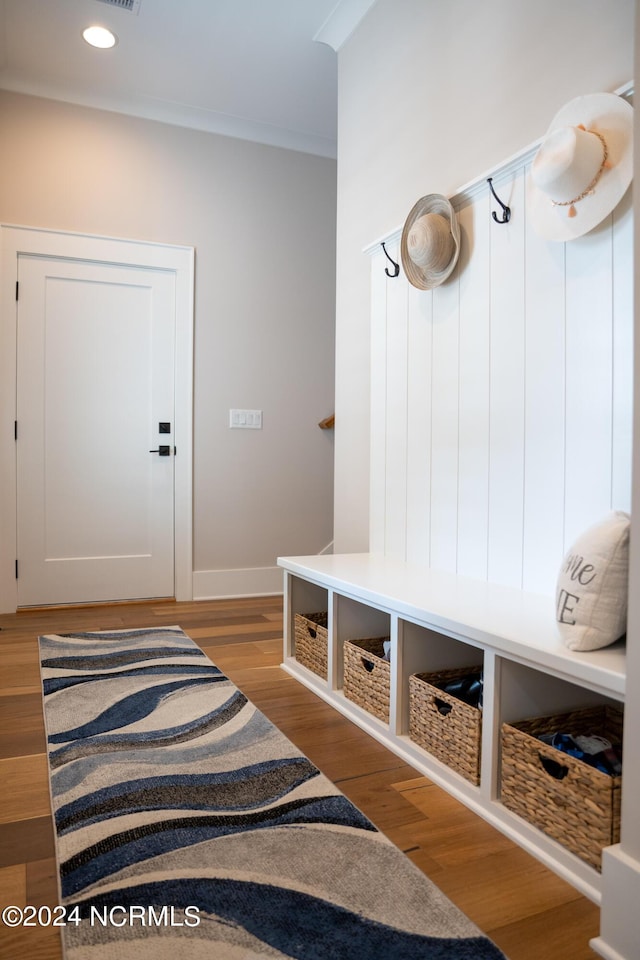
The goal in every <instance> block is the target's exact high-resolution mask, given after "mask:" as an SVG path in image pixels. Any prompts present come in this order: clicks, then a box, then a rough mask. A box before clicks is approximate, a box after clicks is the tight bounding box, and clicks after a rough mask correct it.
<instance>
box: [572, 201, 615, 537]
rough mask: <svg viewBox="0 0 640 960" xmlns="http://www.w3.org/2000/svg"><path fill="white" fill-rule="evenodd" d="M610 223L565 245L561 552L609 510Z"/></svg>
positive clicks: (611, 346) (611, 321)
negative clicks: (563, 507) (563, 452)
mask: <svg viewBox="0 0 640 960" xmlns="http://www.w3.org/2000/svg"><path fill="white" fill-rule="evenodd" d="M579 215H580V214H579V213H578V216H579ZM611 219H612V218H611V216H609V217H607V219H606V220H605V221H604V223H603V224H602V225H601V226H600V227H598V228H597V230H594V231H592V232H591V233H588V234H586V235H585V236H583V237H579V238H578V239H576V240H572V241H571V242H570V243H567V244H566V252H567V257H566V264H567V266H566V305H567V306H566V317H567V320H566V323H567V334H566V478H565V489H566V499H565V546H566V547H568V546H570V544H571V543H572V541H573V540H574V539H575V538H576V537H577V536H578V535H579V534H580V533H581V532H582V531H583V530H584V529H585V527H588V526H589V525H590V524H592V523H595V522H596V521H598V520H600V519H601V518H602V517H603V516H604V515H605V514H606V513H607V512H608V511H609V509H610V506H611V451H612V429H611V423H612V406H613V402H612V391H613V383H612V364H613V320H612V268H611V237H612V227H611Z"/></svg>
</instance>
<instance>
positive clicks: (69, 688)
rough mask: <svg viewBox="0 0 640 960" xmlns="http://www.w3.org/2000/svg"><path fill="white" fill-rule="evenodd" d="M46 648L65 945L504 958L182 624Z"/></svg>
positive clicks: (85, 636)
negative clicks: (184, 630) (271, 719)
mask: <svg viewBox="0 0 640 960" xmlns="http://www.w3.org/2000/svg"><path fill="white" fill-rule="evenodd" d="M40 651H41V661H42V665H41V669H42V680H43V688H44V703H45V720H46V727H47V737H48V752H49V765H50V775H51V796H52V805H53V812H54V816H55V826H56V834H57V856H58V866H59V876H60V896H61V900H60V903H61V904H62V905H63V906H64V908H65V912H66V926H65V927H64V928H63V943H64V948H65V956H66V958H67V960H80V958H82V960H129V958H135V960H152V958H153V960H169V958H170V960H175V958H176V957H178V956H180V957H188V958H189V960H205V958H206V960H257V958H285V957H295V958H299V960H343V958H344V960H414V958H415V960H418V958H420V960H427V958H428V960H503V955H502V953H501V952H500V951H499V950H498V949H497V947H496V946H495V945H494V944H493V943H491V941H490V940H488V939H487V938H486V937H484V936H483V935H482V934H481V933H480V931H479V930H478V929H477V927H475V926H474V925H472V924H471V922H470V921H469V920H468V919H467V918H466V917H465V916H464V915H463V914H462V913H460V911H459V910H458V909H457V908H456V907H454V906H453V905H452V904H451V903H450V902H449V900H447V899H446V898H445V897H444V895H443V894H442V893H441V892H440V891H439V890H438V889H437V887H435V886H434V885H433V884H432V883H431V882H430V881H429V880H428V879H427V878H426V877H425V876H424V875H423V874H422V873H421V872H420V871H419V870H418V869H417V868H416V867H415V866H414V865H413V864H412V863H411V861H410V860H409V859H408V858H407V857H405V855H404V854H403V853H401V851H399V850H398V849H397V848H396V847H395V846H393V844H391V843H390V842H389V841H388V840H387V839H386V838H385V837H384V836H383V835H382V834H381V833H379V832H378V831H377V830H376V828H375V827H374V826H373V825H372V823H371V822H370V821H369V820H367V818H366V817H364V816H363V814H362V813H361V812H360V811H359V810H358V809H357V808H356V807H354V805H353V804H352V803H351V802H350V801H349V800H347V798H346V797H344V796H343V795H342V794H341V793H340V792H339V791H338V790H337V788H336V787H335V786H334V785H333V784H332V783H331V782H330V781H329V780H328V779H327V778H326V777H325V776H324V775H323V774H321V773H320V772H319V770H318V769H317V768H316V767H314V766H313V764H312V763H311V762H310V761H309V760H308V759H307V758H306V757H305V756H304V755H303V754H302V753H300V751H299V750H298V749H297V748H296V747H295V746H294V745H293V744H292V743H291V742H290V741H289V740H288V739H287V738H286V737H285V736H284V735H283V734H282V733H281V732H280V731H279V730H278V729H277V728H276V727H274V726H273V724H272V723H271V722H270V721H269V720H267V718H266V717H265V716H264V715H263V714H262V713H261V712H260V711H259V710H258V709H257V708H256V707H255V706H254V705H253V704H252V703H251V702H250V701H248V700H247V698H246V697H245V696H244V695H243V694H242V693H241V692H240V690H238V688H237V687H236V686H234V684H233V683H231V681H230V680H228V679H227V678H226V677H225V676H223V674H222V673H221V672H220V670H219V669H218V668H217V667H216V666H214V665H213V664H212V663H211V661H210V660H209V659H208V658H207V657H206V656H205V654H204V653H202V651H201V650H199V648H198V647H197V646H196V645H195V643H193V641H191V640H190V639H189V638H188V637H187V636H185V634H184V633H183V632H182V630H180V629H179V628H178V627H168V628H160V629H151V630H126V631H118V632H115V633H102V632H101V633H75V634H68V635H66V636H47V637H41V638H40Z"/></svg>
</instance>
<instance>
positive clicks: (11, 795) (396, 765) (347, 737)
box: [0, 597, 599, 960]
mask: <svg viewBox="0 0 640 960" xmlns="http://www.w3.org/2000/svg"><path fill="white" fill-rule="evenodd" d="M174 624H177V625H179V626H181V627H182V629H183V630H184V631H185V633H187V634H188V635H189V636H190V637H192V638H193V639H194V640H195V641H196V643H198V644H199V646H200V647H201V648H202V649H203V650H204V651H205V653H207V654H208V656H210V657H211V659H212V660H213V661H214V663H216V664H217V665H218V666H219V667H220V668H221V669H222V670H223V672H224V673H226V674H227V676H229V677H230V678H231V679H232V680H233V681H234V682H235V683H236V684H237V685H238V686H239V687H240V688H241V689H242V690H243V691H244V693H245V694H246V695H247V696H248V697H249V699H251V700H252V701H253V702H254V703H255V704H256V705H257V706H258V707H259V708H260V709H261V710H262V711H263V712H264V713H265V714H266V715H267V716H268V717H269V718H270V719H271V720H272V721H273V722H274V723H275V724H276V725H277V726H278V727H279V728H280V729H281V730H282V731H283V732H284V733H285V734H286V735H287V736H288V737H289V738H290V739H291V740H292V741H293V742H294V743H295V744H296V745H297V746H298V747H299V748H300V749H301V750H303V751H304V753H305V754H306V755H307V756H308V757H309V758H310V759H311V760H312V761H313V762H314V763H315V764H316V765H317V766H318V767H320V769H321V770H322V771H323V772H324V773H325V774H326V775H327V776H328V777H330V778H331V779H332V780H333V781H334V782H335V783H337V784H338V785H339V787H340V789H341V790H342V791H343V792H344V793H345V794H346V795H347V796H348V797H349V798H350V799H351V800H352V801H353V802H354V803H355V804H356V805H357V806H358V807H360V809H361V810H362V811H363V812H364V813H365V814H367V816H369V817H370V819H371V820H373V821H374V823H376V825H377V826H378V827H379V828H380V829H381V830H382V831H383V832H384V833H386V834H387V835H388V836H389V837H390V839H391V840H393V841H394V843H396V844H397V845H398V846H399V847H400V848H401V849H402V850H404V851H405V852H406V854H407V856H409V857H410V858H411V859H412V860H413V861H414V863H415V864H416V865H417V866H418V867H419V868H420V869H421V870H422V871H423V872H424V873H426V874H427V875H428V876H429V877H431V878H432V879H433V881H434V882H435V883H437V885H438V886H439V887H440V888H441V889H442V890H443V891H444V892H445V893H446V894H447V895H448V896H449V897H450V898H451V899H452V900H453V901H454V902H455V903H456V904H457V905H458V906H459V907H460V908H461V909H462V910H463V911H464V912H465V913H466V914H467V915H468V916H469V917H471V919H472V920H474V921H475V922H476V923H477V924H478V926H479V927H480V928H481V929H482V930H484V931H485V932H486V933H487V934H488V935H489V936H490V937H491V938H492V939H493V940H494V941H495V942H496V943H497V944H498V945H499V946H500V947H501V948H502V950H504V952H505V953H506V955H507V956H508V957H509V958H510V960H540V958H544V960H593V958H594V954H593V953H592V951H591V950H590V948H589V945H588V944H589V939H590V938H591V937H594V936H596V935H597V933H598V923H599V911H598V909H597V907H595V906H594V905H593V904H592V903H591V902H590V901H588V900H586V899H585V898H584V897H582V896H580V894H578V893H577V892H576V891H575V890H574V889H573V887H571V886H569V885H568V884H567V883H565V882H564V881H563V880H561V879H559V878H558V877H557V876H556V875H555V874H553V873H551V872H550V871H549V870H547V869H546V868H545V867H543V866H542V865H541V864H540V863H538V861H537V860H534V859H533V858H532V857H530V856H529V855H528V854H526V853H525V852H524V851H523V850H521V849H520V848H519V847H518V846H516V845H515V844H514V843H512V842H511V841H510V840H508V839H507V838H506V837H504V836H503V835H502V834H501V833H498V832H497V831H496V830H494V829H493V828H492V827H490V826H489V825H488V824H487V823H485V822H484V821H483V820H481V819H480V818H478V817H477V816H475V815H474V814H473V813H471V812H470V811H469V810H468V809H467V808H466V807H465V806H463V805H462V804H460V803H459V802H458V801H456V800H454V799H453V798H452V797H450V796H449V795H448V794H446V793H445V792H444V791H442V790H441V789H440V788H439V787H437V786H435V785H434V784H433V783H431V782H430V781H429V780H427V779H426V778H425V777H423V776H421V775H419V774H418V773H417V771H415V770H414V769H413V768H412V767H410V766H408V765H407V764H405V763H403V762H402V761H401V760H400V759H399V758H398V757H396V756H395V755H394V754H392V753H390V752H389V751H388V750H386V749H385V748H384V747H383V746H381V745H380V744H379V743H378V742H377V741H375V740H373V739H372V738H371V737H369V736H368V734H365V733H364V732H363V731H361V730H360V729H359V728H357V727H355V726H354V725H353V724H351V723H350V722H349V721H348V720H346V719H345V718H343V717H342V716H341V715H340V714H338V713H336V711H334V710H333V709H332V708H331V707H330V706H328V704H325V703H324V701H322V700H319V699H318V698H317V697H316V696H315V695H314V694H312V693H311V692H310V691H309V690H307V689H306V688H305V687H302V686H301V685H300V684H299V683H297V682H296V681H295V680H294V679H293V678H292V677H290V676H289V675H288V674H286V673H285V672H284V671H283V670H281V669H280V667H279V664H280V660H281V653H282V602H281V599H280V598H278V597H266V598H257V599H256V598H252V599H246V600H233V601H210V602H200V603H144V604H116V605H111V606H103V607H82V608H80V607H78V608H71V609H60V610H58V609H48V610H40V611H29V612H24V611H22V612H19V613H17V614H15V615H10V616H9V615H7V616H0V628H1V630H0V784H1V785H2V806H1V809H0V907H4V906H6V905H8V904H16V905H18V906H24V905H26V904H33V905H36V906H39V905H49V906H54V905H55V904H56V903H57V902H58V894H57V883H56V871H55V860H54V849H53V832H52V825H51V816H50V807H49V792H48V777H47V766H46V755H45V738H44V728H43V721H42V706H41V697H40V675H39V666H38V655H37V637H38V636H39V635H40V634H44V633H63V632H68V631H70V630H76V629H83V630H106V629H118V628H123V629H124V628H129V627H148V626H154V625H174ZM18 957H20V958H23V960H60V958H61V949H60V941H59V937H58V932H57V931H56V930H54V929H52V928H46V927H35V928H30V929H16V930H10V929H8V928H6V927H4V926H0V958H2V960H5V958H6V960H17V958H18Z"/></svg>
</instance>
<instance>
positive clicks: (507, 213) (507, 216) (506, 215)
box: [487, 177, 511, 223]
mask: <svg viewBox="0 0 640 960" xmlns="http://www.w3.org/2000/svg"><path fill="white" fill-rule="evenodd" d="M492 180H493V177H488V178H487V183H488V184H489V189H490V190H491V193H492V194H493V196H494V197H495V199H496V200H497V201H498V203H499V204H500V206H501V207H502V218H500V217H498V215H497V214H496V212H495V210H492V211H491V216H492V217H493V219H494V220H495V222H496V223H509V220H511V207H507V206H506V204H504V203H503V202H502V200H501V199H500V197H499V196H498V194H497V193H496V192H495V190H494V189H493V183H492V182H491V181H492Z"/></svg>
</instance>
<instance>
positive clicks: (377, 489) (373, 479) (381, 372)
mask: <svg viewBox="0 0 640 960" xmlns="http://www.w3.org/2000/svg"><path fill="white" fill-rule="evenodd" d="M388 263H389V261H388V260H387V258H386V257H385V255H384V253H383V251H382V248H381V247H379V248H378V250H377V252H376V253H375V254H374V255H373V257H372V264H371V334H370V336H371V399H370V408H369V409H370V418H371V446H370V452H369V456H370V461H371V470H370V485H369V501H370V511H369V518H370V519H369V548H370V550H371V551H372V552H374V553H384V551H385V542H384V531H385V524H386V506H385V504H386V493H385V488H386V467H385V464H386V456H387V454H386V444H387V426H386V424H387V284H388V282H390V281H388V279H387V275H386V273H385V272H384V271H385V264H388Z"/></svg>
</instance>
